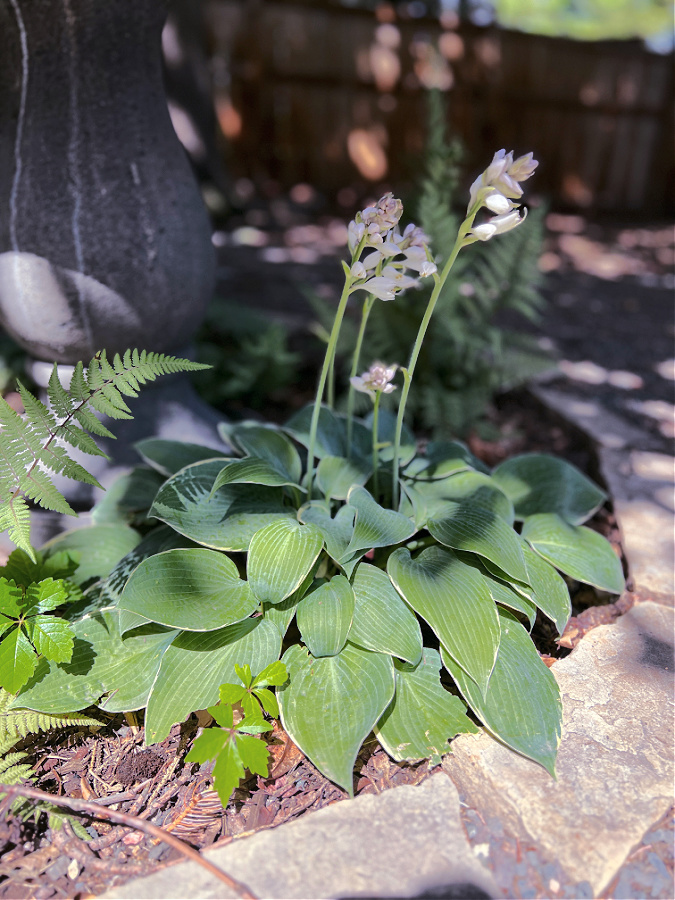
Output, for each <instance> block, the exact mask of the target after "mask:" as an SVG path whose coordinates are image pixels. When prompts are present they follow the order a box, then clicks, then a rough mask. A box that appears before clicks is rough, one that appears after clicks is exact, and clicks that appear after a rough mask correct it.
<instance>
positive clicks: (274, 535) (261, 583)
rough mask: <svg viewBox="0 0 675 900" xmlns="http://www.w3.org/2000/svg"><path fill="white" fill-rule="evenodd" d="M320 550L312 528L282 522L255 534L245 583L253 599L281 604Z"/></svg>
mask: <svg viewBox="0 0 675 900" xmlns="http://www.w3.org/2000/svg"><path fill="white" fill-rule="evenodd" d="M322 548H323V535H322V534H321V531H320V530H319V529H318V528H317V527H316V526H314V525H302V524H300V523H299V522H290V521H287V520H281V521H278V522H272V524H271V525H268V526H267V527H266V528H262V529H261V530H260V531H258V532H257V533H256V534H255V535H254V536H253V538H252V540H251V546H250V548H249V553H248V564H247V572H248V579H249V583H250V585H251V587H252V588H253V591H254V592H255V594H256V596H257V597H259V598H260V599H261V600H266V601H267V602H268V603H281V601H282V600H285V599H286V597H289V596H290V595H291V594H292V593H293V591H295V590H296V589H297V588H298V587H299V586H300V584H301V583H302V582H303V581H304V580H305V578H306V577H307V574H308V572H309V571H310V569H311V568H312V566H313V565H314V562H315V560H316V558H317V556H318V555H319V553H320V552H321V550H322Z"/></svg>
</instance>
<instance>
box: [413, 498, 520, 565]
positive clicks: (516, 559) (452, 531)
mask: <svg viewBox="0 0 675 900" xmlns="http://www.w3.org/2000/svg"><path fill="white" fill-rule="evenodd" d="M427 527H428V529H429V531H430V532H431V534H432V535H433V536H434V537H435V538H436V540H437V541H439V543H441V544H444V545H445V546H446V547H451V548H452V549H453V550H469V551H471V552H472V553H477V554H478V556H484V557H485V558H486V559H489V560H492V562H494V563H495V564H496V565H498V566H499V567H500V568H501V569H503V570H504V571H505V572H506V573H507V574H509V575H511V576H513V578H516V579H517V580H518V581H523V582H527V570H526V568H525V561H524V560H523V554H522V551H521V549H520V541H519V539H518V535H517V534H516V533H515V531H514V530H513V528H511V526H510V525H509V524H508V522H506V521H505V520H504V519H502V518H501V516H499V515H497V514H496V513H494V512H492V511H490V510H488V509H485V508H483V507H481V506H473V505H472V504H471V503H467V502H465V503H456V504H453V503H452V502H451V501H449V500H448V501H447V502H446V505H445V507H444V513H443V518H440V519H430V520H429V522H428V523H427Z"/></svg>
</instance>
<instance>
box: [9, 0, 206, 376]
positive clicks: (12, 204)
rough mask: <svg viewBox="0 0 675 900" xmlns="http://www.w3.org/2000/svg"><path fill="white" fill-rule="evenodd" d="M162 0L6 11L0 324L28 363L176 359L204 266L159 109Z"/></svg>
mask: <svg viewBox="0 0 675 900" xmlns="http://www.w3.org/2000/svg"><path fill="white" fill-rule="evenodd" d="M166 14H167V4H166V3H165V2H163V0H0V321H1V322H2V325H3V326H4V327H5V328H6V330H7V331H8V332H9V333H10V334H11V335H12V336H13V337H14V338H15V339H16V340H17V341H18V342H19V343H20V344H21V345H22V346H23V347H24V348H25V349H26V350H27V351H28V352H29V353H30V354H32V355H33V356H34V357H36V358H38V359H44V360H49V361H53V360H55V361H57V362H60V363H71V364H72V363H75V362H77V361H78V360H83V361H85V362H86V361H88V360H89V359H90V358H91V357H92V356H93V354H94V353H95V352H96V351H97V350H98V349H100V348H106V349H107V350H108V351H109V352H111V353H112V352H114V351H123V350H125V349H126V348H128V347H131V348H133V347H139V348H141V349H148V350H156V351H161V352H172V351H176V350H180V349H181V348H184V347H185V346H186V344H187V343H188V342H189V340H190V338H191V337H192V335H193V334H194V332H195V330H196V328H197V327H198V325H199V324H200V323H201V320H202V317H203V314H204V311H205V309H206V305H207V303H208V301H209V299H210V296H211V293H212V289H213V276H214V258H213V248H212V245H211V240H210V229H209V223H208V219H207V215H206V211H205V209H204V207H203V204H202V200H201V196H200V194H199V191H198V188H197V185H196V183H195V181H194V178H193V175H192V172H191V169H190V166H189V163H188V161H187V158H186V156H185V152H184V151H183V148H182V147H181V145H180V144H179V142H178V139H177V138H176V135H175V133H174V130H173V127H172V125H171V120H170V118H169V114H168V111H167V106H166V100H165V97H164V89H163V83H162V68H161V53H160V40H161V32H162V26H163V23H164V20H165V17H166Z"/></svg>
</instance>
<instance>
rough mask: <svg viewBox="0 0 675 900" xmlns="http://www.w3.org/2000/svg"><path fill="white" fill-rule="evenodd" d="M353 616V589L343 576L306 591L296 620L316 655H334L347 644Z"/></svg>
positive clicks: (306, 641) (306, 642)
mask: <svg viewBox="0 0 675 900" xmlns="http://www.w3.org/2000/svg"><path fill="white" fill-rule="evenodd" d="M353 615H354V592H353V591H352V586H351V584H350V583H349V581H347V579H346V578H345V576H344V575H334V576H333V578H331V580H330V581H328V582H326V584H323V585H321V586H320V587H318V588H317V589H316V590H315V591H312V592H311V593H309V594H306V595H305V596H304V597H303V599H302V600H301V601H300V604H299V605H298V609H297V613H296V619H297V622H298V628H299V629H300V634H301V635H302V639H303V641H304V642H305V644H307V646H308V647H309V652H310V653H311V654H312V656H314V657H320V656H335V654H336V653H339V652H340V650H342V648H343V647H344V645H345V641H346V640H347V634H348V632H349V628H350V626H351V624H352V616H353Z"/></svg>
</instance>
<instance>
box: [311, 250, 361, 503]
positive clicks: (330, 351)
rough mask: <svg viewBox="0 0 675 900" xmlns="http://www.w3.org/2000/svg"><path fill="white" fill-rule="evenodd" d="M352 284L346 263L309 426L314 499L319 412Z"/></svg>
mask: <svg viewBox="0 0 675 900" xmlns="http://www.w3.org/2000/svg"><path fill="white" fill-rule="evenodd" d="M351 284H352V278H351V275H350V274H349V269H348V268H347V266H346V265H345V286H344V287H343V289H342V295H341V297H340V303H339V304H338V308H337V312H336V313H335V320H334V322H333V328H332V330H331V333H330V337H329V339H328V346H327V347H326V355H325V356H324V360H323V366H322V367H321V375H320V376H319V384H318V386H317V389H316V399H315V400H314V409H313V410H312V421H311V424H310V428H309V447H308V448H307V499H308V500H311V499H312V484H313V482H314V448H315V446H316V432H317V428H318V426H319V414H320V412H321V401H322V400H323V392H324V389H325V387H326V379H327V377H328V372H329V370H330V368H331V366H332V364H333V359H334V357H335V348H336V346H337V340H338V335H339V334H340V326H341V325H342V319H343V318H344V314H345V310H346V308H347V301H348V300H349V290H350V287H351Z"/></svg>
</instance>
